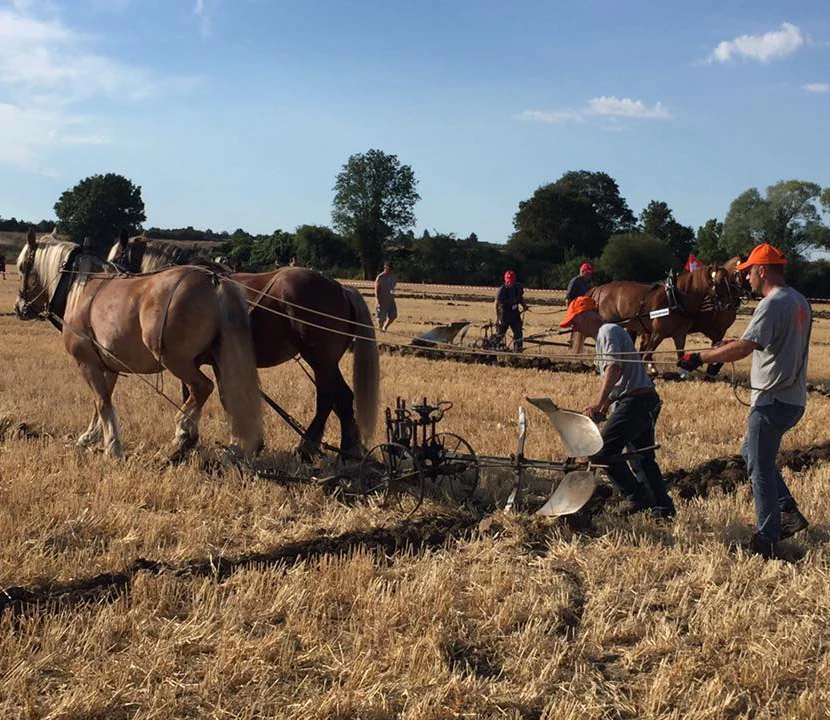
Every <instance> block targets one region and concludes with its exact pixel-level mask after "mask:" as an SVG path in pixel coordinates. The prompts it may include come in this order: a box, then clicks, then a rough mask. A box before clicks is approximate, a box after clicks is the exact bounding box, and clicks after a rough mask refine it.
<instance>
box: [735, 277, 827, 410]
mask: <svg viewBox="0 0 830 720" xmlns="http://www.w3.org/2000/svg"><path fill="white" fill-rule="evenodd" d="M812 321H813V313H812V310H811V309H810V303H808V302H807V300H806V299H805V298H804V296H803V295H802V294H801V293H800V292H798V291H797V290H793V289H792V288H791V287H777V288H775V289H774V290H773V291H772V292H771V293H769V295H767V296H766V297H765V298H764V299H763V300H761V302H759V303H758V307H757V308H755V312H754V313H753V314H752V320H750V322H749V325H748V326H747V328H746V330H745V331H744V334H743V337H742V338H741V339H742V340H749V341H750V342H754V343H757V344H758V345H760V346H761V348H762V349H761V350H755V352H753V353H752V371H751V373H750V384H751V385H752V405H772V403H774V402H775V401H776V400H778V401H780V402H782V403H787V404H788V405H798V406H800V407H804V406H805V405H806V404H807V359H808V358H807V356H808V353H809V349H810V348H809V344H810V325H811V324H812Z"/></svg>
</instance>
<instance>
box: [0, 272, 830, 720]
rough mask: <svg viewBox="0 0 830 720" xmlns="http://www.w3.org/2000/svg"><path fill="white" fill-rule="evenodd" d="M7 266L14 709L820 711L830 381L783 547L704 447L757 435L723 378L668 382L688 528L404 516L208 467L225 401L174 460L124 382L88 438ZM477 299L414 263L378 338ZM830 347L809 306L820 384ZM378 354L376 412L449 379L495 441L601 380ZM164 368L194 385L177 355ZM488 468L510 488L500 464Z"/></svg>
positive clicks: (156, 712) (806, 445)
mask: <svg viewBox="0 0 830 720" xmlns="http://www.w3.org/2000/svg"><path fill="white" fill-rule="evenodd" d="M11 275H12V276H11V277H10V278H9V279H8V280H6V281H5V282H3V281H0V312H2V313H4V314H3V315H0V589H4V590H5V591H6V592H5V594H4V593H3V592H2V590H0V603H2V607H3V608H4V611H3V612H2V616H0V714H2V716H3V717H9V718H79V719H80V718H179V717H216V718H262V717H292V718H294V717H296V718H330V717H340V718H377V719H380V718H396V717H404V718H417V719H421V718H446V717H469V718H687V717H688V718H692V717H693V718H741V717H745V718H819V717H827V716H828V711H827V707H828V702H830V658H829V657H828V654H827V648H828V644H829V643H830V629H828V628H830V593H829V592H828V590H830V579H829V578H828V569H829V568H830V562H829V561H830V553H828V542H829V541H830V532H828V527H829V526H828V522H827V517H828V510H830V502H829V501H828V500H827V492H826V488H827V487H828V480H829V479H830V466H828V465H827V464H825V463H824V462H823V461H822V460H821V457H822V456H823V453H822V452H821V450H822V448H823V446H825V445H826V444H827V443H828V441H830V437H828V435H829V433H828V427H830V399H828V398H827V397H825V396H824V395H823V394H821V393H820V392H813V393H811V396H810V401H809V403H808V408H807V413H806V415H805V417H804V419H803V420H802V421H801V423H800V424H799V425H798V426H797V427H796V428H795V429H794V430H793V431H792V432H791V433H789V434H788V435H787V436H786V438H785V442H784V449H785V450H787V451H788V454H787V461H788V463H789V464H788V466H787V467H785V468H784V476H785V478H786V480H787V482H788V483H789V484H790V486H791V488H792V490H793V492H794V494H795V496H796V498H797V499H798V500H799V503H800V505H801V509H802V510H803V512H804V513H805V515H807V516H808V518H810V520H811V522H812V525H811V527H810V529H809V530H808V531H807V532H806V533H802V534H800V535H798V536H796V538H795V539H793V540H790V541H788V542H786V543H784V544H783V555H784V557H785V558H786V559H785V560H775V561H770V562H766V563H765V562H763V561H762V560H760V559H759V558H757V557H750V556H748V555H746V554H745V553H743V552H742V551H741V550H740V549H738V546H739V544H740V543H741V542H742V541H745V540H747V539H748V538H749V535H750V533H751V522H752V517H753V515H752V503H751V496H750V493H749V488H748V485H747V484H746V483H745V482H736V479H737V480H740V476H741V473H740V470H739V469H737V468H736V467H734V466H733V465H734V464H733V465H730V464H729V463H726V462H724V463H720V464H716V465H715V466H707V465H706V463H707V461H710V460H711V459H713V458H726V457H728V456H732V455H734V454H736V453H737V452H738V449H739V447H740V442H741V437H742V433H743V428H744V422H745V414H746V408H744V407H743V406H741V405H740V404H739V403H738V401H737V400H736V398H735V395H734V394H733V390H732V388H731V387H730V385H729V384H727V383H712V384H705V383H702V382H684V383H675V382H660V383H659V385H658V389H659V391H660V394H661V396H662V399H663V403H664V405H663V411H662V414H661V417H660V422H659V424H658V428H657V432H658V441H659V442H661V443H662V449H661V450H660V451H659V460H660V462H661V465H662V467H663V469H664V472H666V473H667V475H668V476H669V477H670V478H673V479H675V480H676V481H677V487H676V489H675V490H674V491H673V493H674V494H675V497H676V499H677V502H678V517H677V519H676V521H675V522H674V524H673V525H664V524H658V523H657V522H655V521H653V520H651V519H649V518H645V517H633V518H630V519H620V518H616V517H614V516H612V515H611V514H610V513H607V512H601V513H599V514H597V515H596V516H595V517H594V518H593V519H592V522H591V523H590V525H588V526H583V527H579V528H575V527H571V526H569V525H568V523H566V522H565V521H563V520H540V519H537V518H531V517H526V516H522V515H515V516H508V515H504V514H498V515H497V516H496V517H495V521H494V522H493V523H492V524H491V525H490V528H489V529H488V530H487V531H486V532H482V531H480V530H479V528H478V519H477V518H474V517H471V516H470V515H468V514H465V513H463V512H456V511H452V510H450V509H447V508H441V507H439V506H436V505H426V506H424V507H423V508H422V509H421V510H420V511H419V513H418V514H417V515H416V516H414V517H413V518H410V519H408V520H403V519H402V518H401V517H400V516H398V515H396V514H394V513H393V512H391V511H387V510H384V509H381V508H377V507H368V506H365V505H357V506H347V505H344V504H342V503H340V502H338V500H337V499H335V498H333V497H331V496H330V494H328V493H327V492H326V491H325V489H324V488H323V487H321V486H319V485H316V484H314V483H312V482H297V483H276V482H269V481H267V480H262V479H257V478H253V477H250V476H246V477H240V476H239V474H237V473H234V472H225V473H222V472H220V471H216V470H214V471H210V469H209V467H208V466H209V465H210V463H208V462H207V460H209V459H210V458H211V457H212V456H213V455H214V450H215V448H216V447H218V446H219V445H220V444H221V443H222V442H224V441H225V439H226V434H227V433H226V425H225V422H224V418H223V414H222V411H221V408H220V406H219V403H218V401H217V400H216V399H215V397H214V398H212V399H211V401H210V402H209V404H208V406H207V410H206V413H205V416H204V420H203V424H202V445H203V449H202V451H201V453H200V454H199V455H198V456H196V457H194V459H193V460H191V461H189V462H188V463H186V464H184V465H181V466H176V467H170V466H168V465H166V463H165V462H164V461H163V457H164V455H165V453H166V451H167V450H168V449H169V445H170V442H171V440H172V435H173V428H174V426H173V416H174V412H175V411H174V409H173V408H172V407H171V406H170V405H169V404H168V402H167V401H166V400H164V399H163V398H162V397H161V396H159V395H157V394H156V393H155V392H154V390H153V389H152V388H150V387H148V385H146V384H144V383H142V382H141V381H139V380H138V379H136V378H133V377H123V378H121V379H120V380H119V383H118V385H117V387H116V392H115V403H116V407H117V409H118V410H119V416H120V421H121V430H122V440H123V441H124V444H125V450H126V460H125V461H124V462H122V463H118V462H116V461H113V460H110V459H108V458H105V457H104V456H102V455H101V454H99V453H95V452H86V451H83V452H82V451H79V450H77V449H76V448H75V447H74V438H75V437H76V436H77V435H78V434H79V433H80V432H82V431H83V430H84V429H85V428H86V425H87V422H88V420H89V415H90V412H91V395H90V393H89V391H88V390H87V388H86V387H85V386H84V385H83V383H82V381H81V380H80V377H79V376H78V375H77V373H76V370H75V368H74V367H73V364H72V361H71V360H70V358H69V357H68V356H67V355H66V354H65V352H64V350H63V347H62V344H61V341H60V338H59V337H58V335H57V333H56V332H55V331H54V330H53V329H52V328H51V326H49V325H48V324H46V323H41V322H30V323H23V322H20V321H18V320H17V319H15V318H14V317H11V316H9V315H8V314H5V313H8V312H9V311H10V310H11V306H12V303H13V299H14V294H15V292H16V287H17V278H16V276H14V274H13V273H12V274H11ZM485 297H486V292H485V291H483V290H464V289H462V288H457V289H447V288H429V287H420V286H414V287H406V286H401V287H400V288H399V300H398V305H399V311H400V314H401V319H400V321H399V322H398V323H396V324H395V325H393V330H394V331H395V333H387V334H386V335H385V336H382V337H381V339H382V340H384V341H395V340H399V341H403V340H404V336H407V335H412V334H416V333H418V332H422V331H423V330H425V329H428V328H429V327H431V326H432V325H433V324H435V323H441V322H446V321H450V320H459V319H466V320H475V321H483V320H485V319H487V318H489V317H490V316H491V315H492V301H491V300H489V299H484V298H485ZM479 298H481V299H479ZM557 298H559V299H561V293H559V294H557V293H539V294H535V293H532V292H531V293H529V300H530V302H531V305H532V306H533V310H532V311H531V313H529V315H528V318H527V327H526V333H527V334H530V333H533V332H537V331H538V332H541V331H543V330H546V329H548V328H551V327H553V326H554V325H555V323H556V322H557V321H558V318H559V317H561V314H557V310H558V308H559V306H557V305H550V304H543V302H542V301H545V302H550V301H554V300H555V299H557ZM534 300H535V301H536V302H535V303H534ZM816 309H817V310H822V309H824V310H826V309H827V308H826V307H825V308H821V307H818V306H817V307H816ZM746 319H747V318H746V316H741V317H739V319H738V323H736V326H735V327H734V328H733V331H732V332H733V334H738V333H739V332H740V330H741V329H742V327H743V326H744V325H745V323H746ZM396 333H400V334H401V336H400V337H399V336H398V335H397V334H396ZM828 342H830V322H829V321H828V320H826V319H817V320H816V324H815V329H814V332H813V346H812V357H811V361H810V367H809V373H810V380H811V381H812V382H814V383H816V384H818V385H819V386H824V387H826V386H827V384H828V383H830V359H828V355H827V351H826V347H827V343H828ZM701 345H702V343H701ZM545 351H546V352H554V351H555V352H558V353H566V352H567V350H566V349H564V348H552V349H551V348H545ZM586 359H587V358H586ZM350 363H351V357H350V356H349V355H347V356H346V357H345V358H344V360H343V366H344V369H345V370H346V374H347V377H348V376H349V375H350V373H351V369H350ZM667 367H668V365H667ZM747 368H748V365H747V364H739V366H738V368H737V377H738V379H743V378H745V377H746V371H747ZM724 370H725V372H728V371H729V368H728V367H727V368H725V369H724ZM381 371H382V379H381V398H382V407H385V406H387V405H393V404H394V401H395V398H396V396H401V397H404V398H406V399H408V400H411V399H414V398H420V397H423V396H427V397H428V398H430V399H436V400H437V399H445V400H451V401H453V403H454V407H453V409H452V410H451V411H450V412H449V414H448V415H447V418H446V419H445V420H444V423H443V425H444V428H443V429H445V430H448V431H453V432H456V433H458V434H459V435H462V436H464V437H465V438H467V439H468V440H469V441H470V443H471V444H472V446H473V447H474V448H475V449H476V451H478V452H479V453H483V454H498V455H504V454H508V453H510V452H512V451H513V450H514V448H515V444H516V430H517V429H516V414H517V408H518V405H519V404H520V403H521V402H522V401H523V399H524V397H525V396H528V395H535V396H539V395H542V396H549V397H551V398H553V399H554V400H555V401H556V402H558V403H559V404H560V405H562V406H566V407H573V408H581V407H583V406H584V405H586V404H588V402H589V401H591V400H592V398H593V397H594V394H595V391H596V387H597V377H596V376H595V375H593V374H590V373H565V372H560V373H553V372H542V371H536V370H517V369H511V368H508V367H497V366H480V365H471V364H461V363H454V362H449V361H431V360H427V359H424V358H419V357H410V356H400V355H397V354H394V355H382V356H381ZM150 380H151V382H152V383H153V385H156V384H157V383H156V380H155V379H154V378H151V379H150ZM261 382H262V385H263V388H264V389H265V390H266V392H268V393H269V394H270V395H272V396H273V397H274V398H275V399H277V400H278V401H279V402H280V403H281V404H283V405H284V406H285V407H286V408H288V409H289V410H290V411H291V412H292V413H293V414H295V415H296V416H297V417H298V418H300V419H301V420H303V421H307V420H308V419H309V418H310V417H311V415H312V414H313V403H314V395H313V387H312V385H311V383H310V382H309V381H308V379H307V378H306V377H305V375H304V374H303V371H302V369H301V368H300V367H299V366H298V365H297V364H295V363H287V364H285V365H284V366H282V367H279V368H273V369H269V370H265V371H262V373H261ZM161 387H162V389H163V390H164V392H165V393H167V394H168V395H170V396H173V397H175V396H176V393H177V383H176V382H175V381H173V380H172V379H171V378H169V377H166V378H164V379H163V381H162V385H161ZM738 394H739V396H741V397H743V398H744V399H746V400H748V391H740V390H739V391H738ZM528 413H529V419H530V421H531V426H530V430H529V442H528V445H527V447H526V453H527V455H529V456H532V457H537V458H547V459H562V455H563V452H562V448H561V446H560V444H559V441H558V438H557V437H556V435H555V433H554V432H553V430H552V429H551V428H549V427H548V426H547V424H546V423H547V421H546V420H545V419H544V418H543V417H542V416H541V414H539V413H537V412H536V411H535V410H531V409H529V410H528ZM266 419H267V427H266V436H267V449H266V453H265V460H266V461H268V462H270V463H271V464H273V465H280V466H282V467H284V468H286V469H287V470H289V471H291V470H297V469H298V464H297V461H296V460H295V459H294V458H293V456H291V454H290V452H289V451H290V449H291V448H292V447H293V446H294V444H295V443H296V438H295V437H294V436H293V435H292V433H291V431H290V430H289V429H288V428H287V427H286V426H285V425H283V424H281V421H279V419H278V418H276V416H274V415H273V414H270V415H266ZM21 422H22V423H25V424H26V428H24V429H28V431H29V432H28V434H29V435H32V436H36V437H29V438H26V437H23V436H22V435H25V434H27V433H24V432H20V428H19V426H18V425H17V424H18V423H21ZM381 437H382V428H381V427H380V426H379V427H378V430H377V433H376V440H378V441H379V440H380V439H381ZM327 439H328V440H329V441H331V442H336V439H337V427H336V423H335V421H334V419H332V421H331V422H330V425H329V433H328V435H327ZM810 448H812V449H813V450H812V452H811V453H807V452H806V451H807V450H808V449H810ZM816 448H818V451H817V450H816ZM824 454H826V453H824ZM701 467H703V469H706V470H707V473H698V474H695V472H694V471H696V470H700V469H701ZM712 467H714V471H713V472H708V470H711V469H712ZM684 470H685V471H692V472H691V475H686V474H684V473H683V472H682V471H684ZM698 479H701V482H700V483H699V484H697V485H696V484H695V483H696V481H697V480H698ZM486 480H487V483H488V486H489V487H490V488H491V490H493V491H494V492H496V494H498V490H499V489H500V488H502V485H503V482H504V478H498V477H488V478H487V479H486ZM721 480H723V482H720V481H721ZM681 481H682V482H681ZM704 481H705V482H704ZM500 483H501V484H500ZM38 600H40V602H37V601H38Z"/></svg>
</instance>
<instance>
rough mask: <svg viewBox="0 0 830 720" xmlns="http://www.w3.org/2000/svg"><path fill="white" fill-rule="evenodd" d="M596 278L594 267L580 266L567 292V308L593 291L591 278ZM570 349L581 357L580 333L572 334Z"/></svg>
mask: <svg viewBox="0 0 830 720" xmlns="http://www.w3.org/2000/svg"><path fill="white" fill-rule="evenodd" d="M593 277H594V266H593V265H591V263H589V262H584V263H582V265H580V266H579V275H574V277H572V278H571V280H570V282H569V283H568V289H567V290H566V291H565V307H568V306H569V305H570V304H571V303H572V302H573V301H574V300H576V298H578V297H581V296H583V295H587V294H588V291H589V290H590V289H591V278H593ZM570 347H571V349H572V350H574V352H575V353H576V354H577V355H579V354H580V353H581V352H582V336H581V335H580V334H579V333H578V332H572V333H571V339H570Z"/></svg>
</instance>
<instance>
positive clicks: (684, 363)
mask: <svg viewBox="0 0 830 720" xmlns="http://www.w3.org/2000/svg"><path fill="white" fill-rule="evenodd" d="M701 365H703V360H701V359H700V353H683V357H681V358H680V360H678V361H677V367H679V368H680V369H682V370H685V371H686V372H692V370H697V369H698V368H699V367H700V366H701Z"/></svg>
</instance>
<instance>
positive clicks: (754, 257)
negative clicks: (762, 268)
mask: <svg viewBox="0 0 830 720" xmlns="http://www.w3.org/2000/svg"><path fill="white" fill-rule="evenodd" d="M786 264H787V258H785V257H784V253H782V252H781V251H780V250H779V249H778V248H775V247H773V246H772V245H770V244H769V243H761V244H760V245H756V246H755V247H754V248H752V252H751V253H749V257H748V258H747V259H746V262H742V263H741V264H740V265H738V270H746V269H747V268H750V267H752V266H753V265H786Z"/></svg>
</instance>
